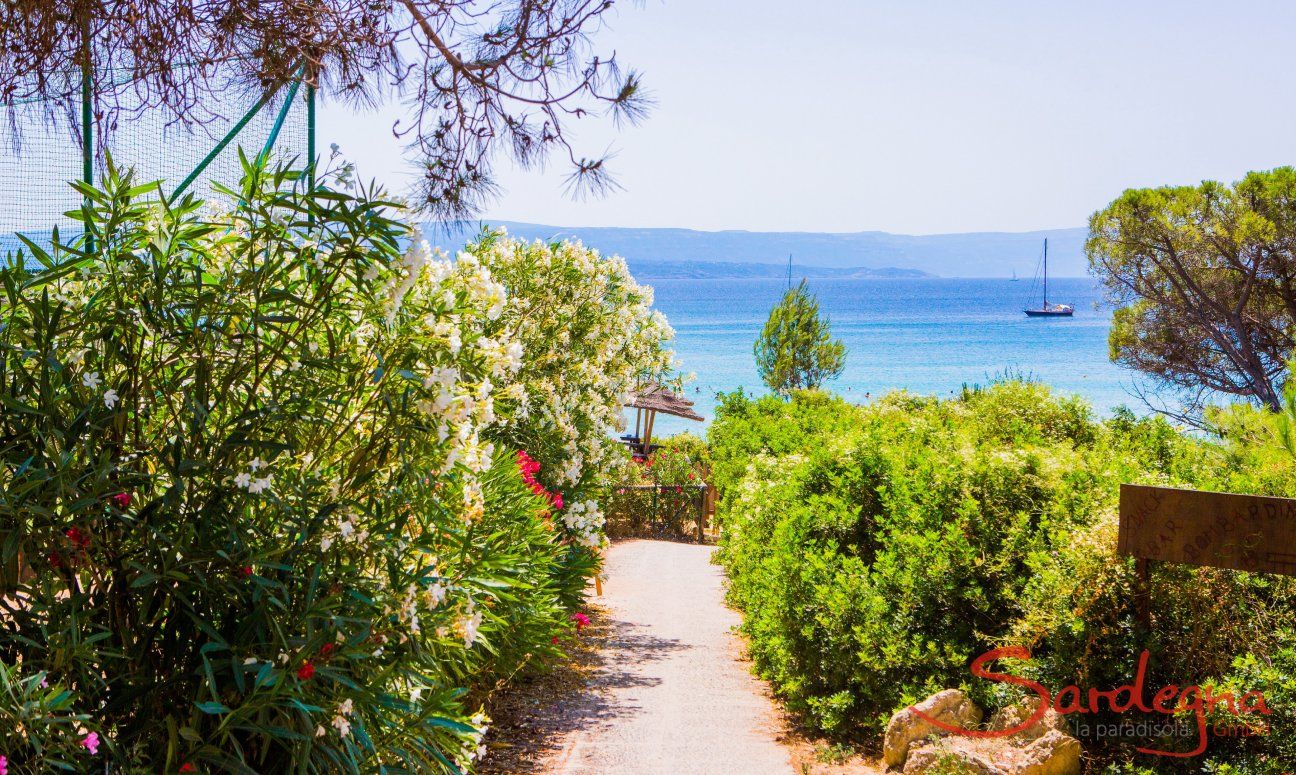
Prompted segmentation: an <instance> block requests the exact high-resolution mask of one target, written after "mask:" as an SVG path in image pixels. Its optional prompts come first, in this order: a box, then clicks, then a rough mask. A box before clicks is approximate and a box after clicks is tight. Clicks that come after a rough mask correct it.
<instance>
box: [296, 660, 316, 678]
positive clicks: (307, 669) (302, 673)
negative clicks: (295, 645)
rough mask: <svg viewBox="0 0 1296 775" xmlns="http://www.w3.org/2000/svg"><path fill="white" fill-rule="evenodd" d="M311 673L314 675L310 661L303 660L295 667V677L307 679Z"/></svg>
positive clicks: (313, 667) (313, 666)
mask: <svg viewBox="0 0 1296 775" xmlns="http://www.w3.org/2000/svg"><path fill="white" fill-rule="evenodd" d="M313 675H315V665H313V664H311V663H310V662H305V663H303V664H302V666H301V667H299V668H297V677H298V678H300V679H301V680H303V681H309V680H310V679H311V676H313Z"/></svg>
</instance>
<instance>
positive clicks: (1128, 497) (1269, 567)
mask: <svg viewBox="0 0 1296 775" xmlns="http://www.w3.org/2000/svg"><path fill="white" fill-rule="evenodd" d="M1117 549H1118V551H1119V552H1120V553H1121V554H1123V555H1126V556H1130V557H1137V558H1139V559H1143V560H1163V561H1165V562H1180V563H1187V564H1190V565H1209V566H1211V567H1214V568H1231V569H1233V570H1244V571H1252V572H1262V573H1282V574H1286V575H1288V576H1296V500H1293V499H1291V498H1269V497H1265V496H1260V495H1234V494H1232V493H1226V492H1204V491H1202V490H1177V489H1173V488H1170V487H1146V486H1143V485H1137V484H1122V485H1121V488H1120V538H1119V541H1118V544H1117Z"/></svg>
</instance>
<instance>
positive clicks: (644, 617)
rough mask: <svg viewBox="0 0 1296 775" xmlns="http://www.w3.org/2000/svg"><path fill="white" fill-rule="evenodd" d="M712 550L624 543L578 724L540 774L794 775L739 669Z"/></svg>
mask: <svg viewBox="0 0 1296 775" xmlns="http://www.w3.org/2000/svg"><path fill="white" fill-rule="evenodd" d="M713 550H714V549H713V547H708V546H698V545H695V544H680V543H668V542H663V541H625V542H620V543H617V544H615V545H613V546H612V548H611V549H610V550H609V551H608V556H607V566H606V567H607V574H608V581H607V583H605V584H604V586H603V597H602V598H601V599H599V600H598V601H597V602H598V603H600V604H601V605H602V606H604V607H605V608H606V609H607V612H608V618H609V626H610V628H611V631H610V633H609V635H608V637H607V640H606V646H605V648H604V651H603V653H602V654H601V662H602V665H601V666H600V667H599V668H598V670H597V671H596V672H595V673H594V676H593V678H592V686H590V688H589V691H587V692H585V693H583V694H582V695H581V696H580V697H579V698H578V699H576V700H574V701H573V702H574V703H575V704H576V705H578V706H579V707H571V706H569V707H566V708H563V713H564V715H567V716H568V717H569V718H572V717H574V718H579V719H580V723H578V724H572V725H570V726H569V727H568V728H567V730H566V731H564V732H562V733H561V739H560V740H554V741H552V743H553V744H554V748H553V749H552V750H553V753H552V755H551V756H550V757H548V760H547V761H546V762H545V766H544V767H543V770H544V771H547V772H550V773H561V775H586V774H588V775H595V774H597V775H650V774H651V775H655V774H656V773H661V774H662V775H666V774H667V773H669V774H670V775H677V774H678V773H699V774H704V775H713V774H718V775H723V774H725V773H742V775H765V773H780V774H782V773H789V772H791V771H792V766H791V763H790V758H789V756H790V754H789V752H788V750H787V749H785V748H784V747H783V746H782V745H780V744H779V743H778V742H776V738H777V737H778V736H779V732H780V729H781V726H780V721H779V716H778V714H777V711H776V710H775V707H774V703H773V701H772V700H771V699H770V697H769V695H768V693H767V691H766V689H765V687H764V685H763V684H762V683H761V682H760V681H759V680H757V679H756V678H755V677H753V676H752V675H751V673H750V672H749V670H748V665H747V663H746V662H745V661H743V660H742V654H741V644H740V643H739V641H738V639H737V638H736V637H735V636H734V635H733V634H732V633H731V628H732V627H734V626H735V625H737V624H738V621H739V617H738V614H737V613H735V612H734V611H732V610H730V609H729V608H726V607H725V605H724V602H723V590H722V586H721V585H722V581H723V575H722V573H721V571H720V568H719V567H717V566H715V565H712V564H711V562H710V560H711V552H712V551H713Z"/></svg>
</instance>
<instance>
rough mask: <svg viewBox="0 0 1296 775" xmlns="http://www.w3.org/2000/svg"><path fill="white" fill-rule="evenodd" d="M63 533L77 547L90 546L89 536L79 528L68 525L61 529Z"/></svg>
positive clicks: (84, 547)
mask: <svg viewBox="0 0 1296 775" xmlns="http://www.w3.org/2000/svg"><path fill="white" fill-rule="evenodd" d="M63 535H65V536H67V539H68V540H69V541H71V542H72V545H73V546H75V547H76V548H78V549H82V550H84V549H86V548H87V547H89V546H90V536H88V535H86V534H85V533H84V532H83V531H82V530H81V528H78V527H70V528H68V529H67V530H64V531H63Z"/></svg>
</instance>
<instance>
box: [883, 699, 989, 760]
mask: <svg viewBox="0 0 1296 775" xmlns="http://www.w3.org/2000/svg"><path fill="white" fill-rule="evenodd" d="M914 709H917V710H919V711H922V712H923V713H924V714H926V715H927V716H928V717H929V718H934V719H936V720H938V721H941V722H943V723H945V724H949V725H950V726H954V727H958V728H960V729H971V728H972V727H974V726H976V725H977V724H979V723H981V718H982V717H983V716H984V715H985V714H984V713H983V712H982V710H981V709H980V708H978V707H977V706H976V704H975V703H973V702H972V700H970V699H968V696H967V695H966V694H964V693H963V692H961V691H959V690H958V689H946V690H945V691H943V692H937V693H936V694H933V695H932V696H930V697H928V698H927V699H925V700H923V701H922V702H920V703H918V704H917V705H914V706H913V707H911V708H905V709H904V710H901V711H899V712H897V713H896V714H895V715H894V716H892V717H891V720H890V721H889V722H887V727H886V735H885V736H884V737H883V740H882V762H883V764H885V765H886V766H887V767H888V768H890V767H899V766H900V765H902V764H904V763H905V757H906V756H907V755H908V754H909V746H910V745H912V744H913V743H914V742H915V741H917V740H922V739H924V738H926V737H928V736H929V735H933V734H936V735H946V734H948V732H946V731H945V730H943V729H941V728H940V727H938V726H936V725H935V724H932V723H930V722H928V721H926V720H924V719H922V718H919V717H918V715H917V714H915V713H914ZM905 771H906V772H908V769H907V768H906V770H905Z"/></svg>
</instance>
